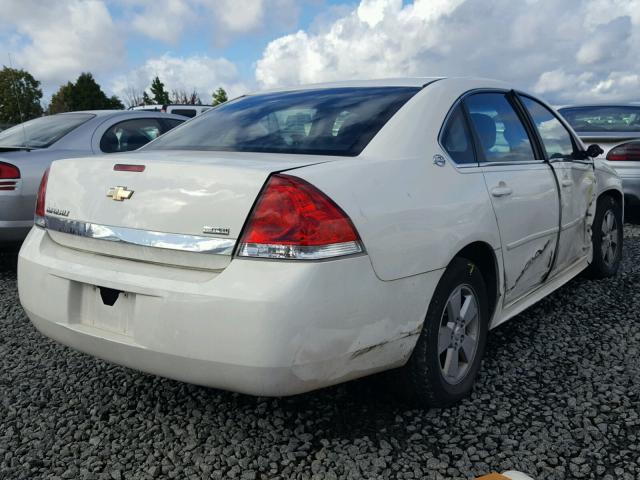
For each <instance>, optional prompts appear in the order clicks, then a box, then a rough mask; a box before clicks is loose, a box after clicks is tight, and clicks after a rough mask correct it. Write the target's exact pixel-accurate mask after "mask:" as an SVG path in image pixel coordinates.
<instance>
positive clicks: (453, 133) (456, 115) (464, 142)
mask: <svg viewBox="0 0 640 480" xmlns="http://www.w3.org/2000/svg"><path fill="white" fill-rule="evenodd" d="M442 146H443V147H444V149H445V150H446V151H447V153H448V154H449V155H450V156H451V158H452V160H453V161H454V162H456V163H457V164H469V163H476V157H475V152H474V150H473V143H472V140H471V134H470V132H469V127H468V125H467V121H466V119H465V115H464V111H463V110H462V106H460V105H458V106H457V107H456V108H455V110H454V111H453V112H452V113H451V115H450V116H449V120H448V121H447V124H446V125H445V127H444V130H443V134H442Z"/></svg>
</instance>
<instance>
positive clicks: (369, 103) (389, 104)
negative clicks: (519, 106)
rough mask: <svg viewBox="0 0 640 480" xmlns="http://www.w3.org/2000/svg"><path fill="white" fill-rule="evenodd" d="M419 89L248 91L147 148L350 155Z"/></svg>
mask: <svg viewBox="0 0 640 480" xmlns="http://www.w3.org/2000/svg"><path fill="white" fill-rule="evenodd" d="M419 90H420V89H419V88H414V87H366V88H365V87H361V88H331V89H328V88H327V89H317V90H299V91H292V92H277V93H267V94H261V95H250V96H247V97H242V98H239V99H237V100H233V101H230V102H227V103H225V104H222V105H220V106H218V107H216V108H215V109H212V110H210V111H208V112H206V113H204V114H202V115H199V116H197V117H196V118H195V119H193V120H191V121H190V122H188V123H187V124H185V125H184V126H182V127H180V128H179V129H177V130H175V131H171V132H169V133H167V134H166V135H163V136H162V138H159V139H158V140H157V141H156V142H153V144H151V145H149V147H148V148H149V149H162V150H216V151H231V152H273V153H297V154H316V155H345V156H355V155H358V154H360V152H361V151H362V150H363V149H364V147H365V146H366V145H367V144H368V143H369V142H370V141H371V139H372V138H373V137H374V136H375V135H376V134H377V133H378V131H379V130H380V129H381V128H382V127H383V126H384V124H385V123H386V122H387V121H388V120H389V119H390V118H391V117H392V116H393V115H394V114H395V113H396V112H397V111H398V109H400V107H402V105H404V104H405V102H407V101H408V100H409V99H410V98H411V97H412V96H413V95H415V94H416V93H417V92H418V91H419Z"/></svg>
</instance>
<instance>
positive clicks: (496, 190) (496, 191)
mask: <svg viewBox="0 0 640 480" xmlns="http://www.w3.org/2000/svg"><path fill="white" fill-rule="evenodd" d="M512 193H513V189H512V188H511V187H509V186H507V184H506V183H504V182H500V183H499V184H498V186H497V187H493V188H492V189H491V195H493V196H494V197H506V196H507V195H511V194H512Z"/></svg>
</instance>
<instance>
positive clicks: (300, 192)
mask: <svg viewBox="0 0 640 480" xmlns="http://www.w3.org/2000/svg"><path fill="white" fill-rule="evenodd" d="M362 251H363V248H362V243H361V242H360V237H359V235H358V232H357V231H356V229H355V227H354V226H353V223H351V220H350V219H349V217H348V216H347V214H346V213H345V212H344V211H343V210H342V209H341V208H340V207H339V206H338V205H336V204H335V203H334V202H333V201H332V200H331V199H330V198H329V197H327V196H326V195H325V194H324V193H322V192H321V191H320V190H318V189H317V188H316V187H314V186H313V185H311V184H310V183H308V182H306V181H304V180H302V179H301V178H298V177H293V176H290V175H282V174H279V175H274V176H272V177H271V178H270V179H269V181H268V183H267V185H266V187H265V188H264V190H263V191H262V194H261V195H260V197H259V198H258V201H257V203H256V205H255V206H254V208H253V212H252V213H251V215H250V216H249V220H248V222H247V224H246V226H245V229H244V233H243V235H242V237H241V239H240V243H239V246H238V255H239V256H241V257H261V258H281V259H289V260H319V259H323V258H331V257H339V256H342V255H351V254H354V253H360V252H362Z"/></svg>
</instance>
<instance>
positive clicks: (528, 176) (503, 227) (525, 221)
mask: <svg viewBox="0 0 640 480" xmlns="http://www.w3.org/2000/svg"><path fill="white" fill-rule="evenodd" d="M464 103H465V105H466V108H467V110H468V112H469V117H470V119H471V124H472V126H473V129H474V136H475V138H476V143H477V144H478V153H479V156H480V161H481V162H482V170H483V172H484V178H485V182H486V186H487V190H488V192H489V195H490V197H491V201H492V203H493V209H494V212H495V215H496V218H497V220H498V227H499V229H500V238H501V243H502V258H503V264H504V272H505V279H504V282H505V285H504V292H505V294H504V303H505V304H510V303H513V302H514V301H516V300H517V299H518V298H520V297H522V296H524V295H526V294H527V293H528V292H530V291H532V290H533V289H535V288H536V287H537V286H539V285H540V284H541V283H542V282H543V281H544V280H545V279H546V277H547V276H548V274H549V272H550V269H551V266H552V263H553V259H554V253H555V249H556V244H557V240H558V229H559V223H560V218H559V217H560V204H559V195H558V188H557V184H556V180H555V177H554V173H553V170H552V169H551V167H550V166H549V164H548V162H546V161H545V160H544V159H539V158H536V155H535V154H534V149H533V147H532V141H531V139H530V138H529V135H528V133H527V130H526V129H525V127H524V125H523V122H522V120H521V119H520V117H519V115H518V114H517V113H516V111H515V109H514V107H513V105H512V103H511V100H510V98H509V96H508V95H507V94H506V93H504V92H481V93H476V94H472V95H470V96H468V97H466V98H465V100H464Z"/></svg>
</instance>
